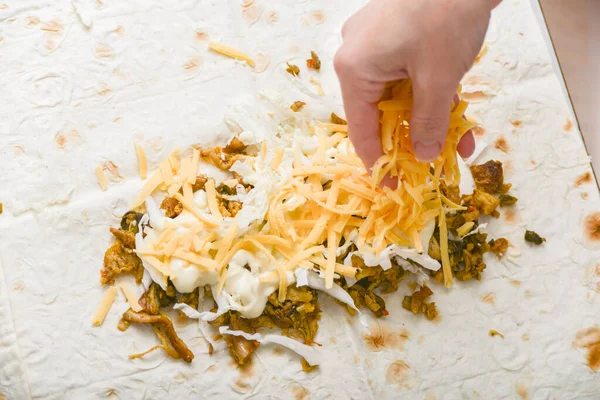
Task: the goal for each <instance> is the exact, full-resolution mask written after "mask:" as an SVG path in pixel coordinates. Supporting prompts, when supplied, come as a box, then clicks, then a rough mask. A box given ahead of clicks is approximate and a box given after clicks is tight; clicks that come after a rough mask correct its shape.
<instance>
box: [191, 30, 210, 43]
mask: <svg viewBox="0 0 600 400" xmlns="http://www.w3.org/2000/svg"><path fill="white" fill-rule="evenodd" d="M194 37H195V38H196V40H208V37H209V36H208V33H206V32H204V31H203V30H201V29H196V34H195V36H194Z"/></svg>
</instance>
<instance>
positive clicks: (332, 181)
mask: <svg viewBox="0 0 600 400" xmlns="http://www.w3.org/2000/svg"><path fill="white" fill-rule="evenodd" d="M263 97H264V98H265V99H267V100H268V101H269V102H270V103H275V104H276V105H277V106H279V109H278V110H277V112H267V113H265V116H262V117H261V118H262V119H261V120H260V121H258V122H259V123H264V125H263V126H261V128H264V129H258V128H257V126H259V125H257V121H250V119H249V118H247V117H241V116H240V117H239V118H238V120H237V121H230V124H229V125H232V126H234V127H235V130H236V133H237V136H238V138H239V139H240V140H242V141H243V142H244V144H246V145H248V146H250V147H251V148H252V147H253V148H255V149H256V151H255V153H254V154H255V155H240V156H239V157H238V159H237V161H236V162H235V164H233V167H232V168H231V171H230V172H223V171H217V172H218V173H216V172H215V171H212V172H211V168H212V170H214V169H215V168H214V167H213V166H211V165H209V164H208V163H206V162H205V161H203V160H202V157H201V156H200V152H199V151H198V150H197V149H190V150H189V151H186V152H180V151H175V152H173V153H172V154H171V155H170V156H169V157H168V158H167V159H166V160H164V161H163V162H162V163H160V165H159V166H158V168H157V169H156V170H155V171H154V172H153V173H152V174H151V175H150V176H149V178H148V179H147V180H146V182H145V184H144V186H143V189H142V191H141V192H140V194H139V196H138V197H137V198H136V199H135V201H134V202H133V203H132V205H131V208H135V207H138V206H141V205H145V207H146V209H147V215H148V217H147V218H145V220H143V221H142V229H141V230H140V233H138V235H137V237H136V252H137V254H138V255H139V257H140V258H141V259H142V262H143V264H144V267H145V269H146V270H147V271H148V273H149V275H150V277H151V278H152V280H154V281H155V282H156V283H158V284H159V285H161V286H162V287H163V288H164V287H166V283H167V279H171V281H172V282H173V284H174V285H175V287H176V289H177V290H178V291H180V292H191V291H192V290H194V289H195V288H196V287H199V286H204V285H206V284H208V285H211V286H212V287H213V294H214V295H215V299H217V301H218V303H219V308H220V309H221V310H231V309H233V310H236V311H239V312H240V313H241V314H242V315H243V316H245V317H248V318H253V317H257V316H258V315H260V314H261V313H262V311H263V309H264V306H265V304H266V301H267V298H268V296H269V295H270V294H272V293H273V292H274V291H275V290H277V289H279V297H280V299H282V300H283V299H285V294H286V288H287V287H288V285H290V284H293V283H294V282H295V279H296V274H295V273H294V271H295V270H297V269H298V268H304V269H311V270H316V271H319V273H320V274H321V277H322V278H324V280H325V287H326V288H331V287H332V285H333V284H334V279H335V277H336V276H339V275H342V276H348V277H354V275H355V273H356V268H355V267H353V266H352V263H351V259H350V256H348V257H346V259H345V260H342V262H338V261H339V260H338V259H339V257H340V256H341V255H342V254H343V253H344V252H345V250H344V249H347V248H348V246H349V245H350V244H354V245H356V248H357V249H358V250H357V251H356V252H354V253H356V254H358V255H360V256H362V257H363V258H365V260H366V259H367V258H370V259H377V257H380V256H381V255H389V254H390V251H391V250H394V251H395V253H394V254H396V255H397V254H400V253H399V252H403V253H402V254H405V255H406V254H408V256H406V257H407V258H410V257H413V260H415V261H417V260H419V261H422V260H425V261H427V262H426V264H427V263H428V264H429V265H431V263H433V265H434V268H435V265H437V268H438V269H439V264H438V263H437V261H435V260H433V259H430V258H429V257H428V256H427V247H428V242H429V239H430V237H431V234H432V232H433V229H432V228H431V227H432V226H433V225H434V224H435V220H436V218H437V219H438V226H439V229H440V239H441V243H440V244H441V246H440V247H441V250H442V264H443V266H442V267H443V272H444V281H445V284H446V286H450V285H451V283H452V275H451V271H450V265H449V258H448V253H447V251H448V250H447V249H448V242H447V239H448V233H447V227H446V224H445V213H446V212H448V211H449V210H450V209H462V207H461V206H459V205H457V204H454V203H452V202H451V201H450V200H448V199H447V198H446V197H444V196H443V195H442V193H441V192H440V191H439V181H440V179H444V180H445V181H446V182H447V183H449V184H450V183H457V182H458V180H459V179H460V176H459V170H458V164H457V153H456V147H457V144H458V141H459V139H460V137H461V136H462V135H463V134H464V133H465V132H466V131H467V130H468V129H470V128H472V127H473V126H474V124H473V123H471V122H468V121H466V120H465V119H464V118H463V114H464V112H465V110H466V107H467V103H466V102H464V101H460V102H459V104H454V105H452V110H451V118H450V127H449V131H448V140H447V143H446V147H445V148H444V150H443V153H442V155H441V156H440V157H439V158H438V159H436V160H435V161H434V162H433V163H432V164H428V163H421V162H418V161H417V160H416V158H415V156H414V154H413V152H412V150H411V146H410V124H409V120H410V112H411V108H412V90H411V83H410V81H402V82H400V83H399V84H397V85H396V86H395V87H393V88H392V89H391V90H390V93H389V96H388V97H389V98H388V99H386V100H383V101H382V102H381V103H380V104H379V109H380V110H381V140H382V147H383V150H384V155H383V156H382V157H381V158H380V159H379V160H378V161H377V163H376V164H375V166H374V168H373V171H372V173H371V174H369V173H368V172H367V171H366V170H365V168H364V166H363V164H362V162H361V160H360V159H359V158H358V157H357V156H356V154H355V152H354V149H353V147H352V144H351V143H350V140H349V139H348V136H347V127H346V125H341V124H333V123H322V122H319V121H315V120H313V119H311V118H309V115H308V112H305V111H301V112H298V113H295V112H292V111H291V110H289V104H286V105H285V107H284V106H283V104H284V103H285V102H283V100H282V99H281V98H280V97H277V96H271V97H269V96H267V95H264V94H263ZM285 109H287V111H285ZM253 113H254V114H256V112H253ZM248 115H250V113H248ZM136 150H137V155H138V158H139V160H140V162H143V165H141V166H140V171H143V172H144V173H145V172H146V161H145V160H146V157H145V155H144V154H143V149H142V147H141V146H139V145H138V146H136ZM142 160H143V161H142ZM207 172H208V173H207ZM231 172H236V173H237V174H238V175H240V176H242V178H243V179H244V181H245V182H247V183H250V184H251V185H253V188H252V189H251V190H249V191H248V192H246V191H245V189H244V187H243V186H242V185H238V186H237V189H238V191H237V194H236V195H234V196H230V197H232V198H235V200H236V201H240V202H241V203H242V204H243V207H242V210H241V211H240V212H239V213H238V214H237V216H236V217H235V218H231V217H224V216H223V215H222V214H221V213H220V211H219V207H218V199H217V191H216V187H217V186H218V184H219V183H220V182H222V181H225V182H229V183H231V182H232V181H231V179H232V178H233V176H232V175H231ZM199 173H206V174H208V175H209V177H210V176H212V179H209V181H208V182H207V183H206V185H205V188H204V190H199V191H196V192H194V191H193V190H192V185H193V184H194V182H195V180H196V176H197V175H198V174H199ZM386 175H389V176H391V177H392V178H394V179H398V186H397V188H396V189H390V188H389V187H381V186H380V185H379V184H380V182H381V180H382V179H383V177H384V176H386ZM232 184H233V185H235V181H233V183H232ZM165 197H173V198H175V199H177V200H178V201H179V202H180V203H181V204H182V206H183V209H184V211H183V212H182V213H181V214H180V215H179V216H177V217H176V218H173V219H171V218H166V217H165V216H164V214H163V213H162V211H161V210H160V209H159V207H158V206H157V204H160V201H161V199H163V198H165ZM142 232H143V234H142ZM410 254H413V256H410ZM419 261H418V262H419ZM429 261H431V263H429ZM388 263H389V261H388Z"/></svg>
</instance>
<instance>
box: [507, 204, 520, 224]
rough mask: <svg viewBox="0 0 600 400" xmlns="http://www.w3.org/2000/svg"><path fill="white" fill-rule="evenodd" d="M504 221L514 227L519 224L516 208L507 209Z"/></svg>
mask: <svg viewBox="0 0 600 400" xmlns="http://www.w3.org/2000/svg"><path fill="white" fill-rule="evenodd" d="M504 221H506V223H508V224H511V225H514V224H516V223H518V222H519V213H518V212H517V209H516V207H507V208H506V210H505V211H504Z"/></svg>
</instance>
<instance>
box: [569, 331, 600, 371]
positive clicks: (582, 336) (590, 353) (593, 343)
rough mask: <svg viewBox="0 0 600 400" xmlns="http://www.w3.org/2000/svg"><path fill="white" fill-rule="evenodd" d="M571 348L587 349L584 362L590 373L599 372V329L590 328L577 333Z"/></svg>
mask: <svg viewBox="0 0 600 400" xmlns="http://www.w3.org/2000/svg"><path fill="white" fill-rule="evenodd" d="M573 346H575V347H576V348H579V349H587V354H586V357H585V358H586V361H587V365H588V367H590V368H591V369H592V371H600V327H599V326H592V327H590V328H585V329H582V330H580V331H579V332H577V336H575V340H574V341H573Z"/></svg>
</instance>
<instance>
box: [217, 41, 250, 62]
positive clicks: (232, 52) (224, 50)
mask: <svg viewBox="0 0 600 400" xmlns="http://www.w3.org/2000/svg"><path fill="white" fill-rule="evenodd" d="M208 48H209V49H211V50H213V51H215V52H217V53H219V54H222V55H224V56H227V57H229V58H234V59H236V60H242V61H246V63H247V64H248V65H249V66H251V67H252V68H254V67H255V65H256V64H255V63H254V60H253V59H251V58H250V56H248V55H247V54H246V53H244V52H242V51H240V50H237V49H234V48H233V47H229V46H227V45H224V44H221V43H216V42H210V43H209V44H208Z"/></svg>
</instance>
